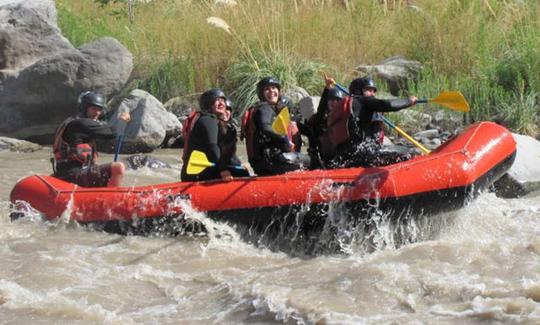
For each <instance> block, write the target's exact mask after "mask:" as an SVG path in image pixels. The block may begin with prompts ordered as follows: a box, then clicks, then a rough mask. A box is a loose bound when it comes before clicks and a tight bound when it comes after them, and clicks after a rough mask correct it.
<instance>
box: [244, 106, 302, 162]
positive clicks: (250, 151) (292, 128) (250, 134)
mask: <svg viewBox="0 0 540 325" xmlns="http://www.w3.org/2000/svg"><path fill="white" fill-rule="evenodd" d="M255 109H256V107H250V108H248V109H247V110H246V111H245V112H244V114H243V115H242V124H241V127H240V140H244V139H245V140H246V151H247V155H248V159H252V158H254V157H255V146H254V143H255V129H256V127H255V121H254V120H253V116H254V115H255ZM299 136H300V132H299V130H298V126H297V125H296V122H290V123H289V125H288V126H287V138H288V139H289V142H291V143H292V144H293V146H292V151H295V145H294V143H295V142H294V141H293V139H297V138H298V137H299Z"/></svg>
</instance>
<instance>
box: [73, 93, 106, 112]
mask: <svg viewBox="0 0 540 325" xmlns="http://www.w3.org/2000/svg"><path fill="white" fill-rule="evenodd" d="M77 103H78V108H79V112H80V113H82V114H83V115H85V114H86V109H87V108H88V107H90V106H96V107H100V108H101V109H102V110H104V109H106V103H105V96H103V95H102V94H100V93H96V92H93V91H85V92H83V93H81V94H80V95H79V98H78V100H77Z"/></svg>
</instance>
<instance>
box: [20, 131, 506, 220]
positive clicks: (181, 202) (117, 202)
mask: <svg viewBox="0 0 540 325" xmlns="http://www.w3.org/2000/svg"><path fill="white" fill-rule="evenodd" d="M515 153H516V145H515V142H514V139H513V137H512V135H511V133H510V132H509V131H508V130H506V129H505V128H503V127H502V126H499V125H497V124H494V123H490V122H482V123H478V124H474V125H471V126H469V127H468V128H467V129H465V130H464V131H463V132H462V133H460V134H459V135H457V136H455V137H453V138H452V139H450V140H449V141H447V142H446V143H444V144H443V145H442V146H440V147H439V148H438V149H436V150H434V151H433V152H432V153H430V154H429V155H425V156H419V157H416V158H413V159H411V160H409V161H406V162H403V163H399V164H395V165H390V166H385V167H380V168H366V169H364V168H350V169H337V170H315V171H304V172H292V173H288V174H284V175H279V176H271V177H247V178H239V179H235V180H233V181H229V182H223V181H208V182H200V183H190V182H176V183H170V184H158V185H151V186H140V187H117V188H82V187H78V186H76V185H74V184H71V183H67V182H64V181H62V180H59V179H56V178H54V177H51V176H40V175H35V176H29V177H26V178H24V179H22V180H20V181H19V182H18V183H17V184H16V185H15V187H14V188H13V190H12V192H11V202H13V203H14V206H17V202H19V205H20V201H25V202H27V203H28V204H30V206H32V207H33V208H34V209H35V210H37V211H39V212H41V213H42V214H43V215H45V216H46V217H47V218H48V219H54V218H58V217H59V216H61V215H64V217H66V216H67V217H69V218H71V220H75V221H78V222H80V223H92V224H95V223H103V224H111V223H114V224H117V225H118V224H130V225H134V224H135V223H140V222H141V221H143V222H144V221H148V220H158V219H159V220H163V219H167V218H173V217H175V218H178V217H179V216H182V214H183V211H182V209H183V208H185V207H186V206H191V207H192V208H193V209H195V210H198V211H203V212H205V213H206V214H207V215H208V216H209V217H211V218H213V219H217V220H222V221H227V222H235V223H251V224H254V223H261V222H263V223H264V222H267V221H268V220H269V218H276V217H278V218H279V217H280V216H282V215H284V214H287V213H289V214H290V211H292V210H294V211H304V212H309V211H311V212H315V211H317V213H314V214H313V216H310V217H306V218H304V219H303V222H307V223H308V224H314V223H317V220H315V219H314V218H320V217H321V213H323V214H324V211H327V210H328V207H329V206H332V205H333V204H341V205H343V206H345V207H347V209H350V210H349V211H353V212H354V213H353V215H355V216H356V217H359V218H365V217H369V215H365V213H364V214H362V211H366V207H373V206H375V207H376V209H378V210H380V211H382V212H383V213H386V215H387V216H388V217H389V218H397V217H400V216H403V215H404V213H408V214H421V215H426V214H433V213H438V212H442V211H448V210H452V209H457V208H460V207H463V206H464V205H465V204H466V203H467V202H468V201H470V200H471V199H472V198H474V197H475V196H476V195H477V194H478V193H479V192H480V191H481V190H483V189H485V188H486V187H487V186H489V185H490V184H491V183H493V182H494V181H495V180H496V179H498V178H499V177H500V176H502V175H503V174H504V173H505V172H506V171H507V170H508V169H509V168H510V166H511V165H512V163H513V160H514V158H515ZM186 204H187V205H186ZM291 209H292V210H291ZM325 209H326V210H325ZM304 215H309V213H307V214H306V213H304Z"/></svg>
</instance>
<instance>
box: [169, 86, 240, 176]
mask: <svg viewBox="0 0 540 325" xmlns="http://www.w3.org/2000/svg"><path fill="white" fill-rule="evenodd" d="M199 108H200V111H199V112H194V113H192V114H191V115H190V116H189V117H188V119H187V120H186V121H185V122H184V131H183V132H184V151H183V154H182V160H183V162H184V163H183V165H182V172H181V175H180V178H181V180H182V181H204V180H211V179H223V180H231V179H232V178H233V177H245V176H249V172H248V171H247V169H245V168H241V162H240V159H238V157H237V156H236V141H237V132H236V128H235V127H234V125H233V123H232V118H231V117H232V103H230V101H228V100H227V97H226V96H225V93H224V92H223V91H222V90H221V89H217V88H214V89H210V90H207V91H206V92H204V93H203V94H202V95H201V97H200V98H199ZM194 151H199V152H202V153H204V155H205V156H206V158H207V160H208V161H209V162H210V163H212V164H213V166H210V167H206V168H203V169H202V170H201V171H200V172H198V173H196V174H192V175H190V174H189V173H188V166H189V164H190V163H193V161H190V159H192V153H193V152H194ZM235 167H236V168H235ZM238 167H240V168H238Z"/></svg>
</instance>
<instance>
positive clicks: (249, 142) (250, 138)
mask: <svg viewBox="0 0 540 325" xmlns="http://www.w3.org/2000/svg"><path fill="white" fill-rule="evenodd" d="M254 111H255V107H250V108H248V109H247V110H246V111H245V112H244V114H243V115H242V123H241V125H240V140H242V141H243V140H244V139H245V140H246V151H247V155H248V159H252V158H253V157H254V156H255V148H254V145H253V144H254V141H255V121H254V120H253V115H254Z"/></svg>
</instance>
